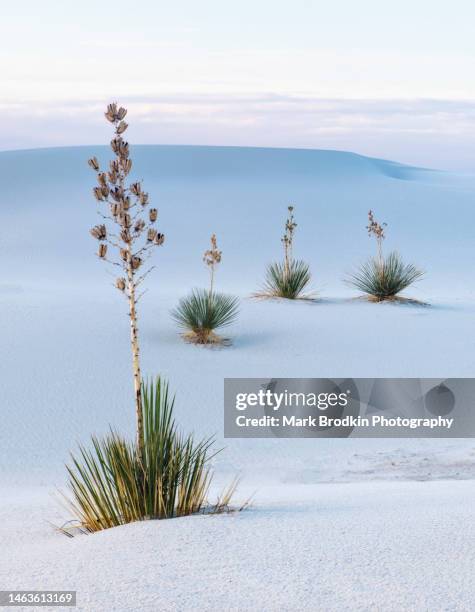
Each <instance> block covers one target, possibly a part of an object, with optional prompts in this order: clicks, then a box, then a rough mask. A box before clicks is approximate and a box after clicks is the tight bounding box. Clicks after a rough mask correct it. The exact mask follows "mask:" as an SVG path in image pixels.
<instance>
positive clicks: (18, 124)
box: [0, 93, 475, 167]
mask: <svg viewBox="0 0 475 612" xmlns="http://www.w3.org/2000/svg"><path fill="white" fill-rule="evenodd" d="M118 99H119V101H120V102H121V103H122V104H124V105H126V106H127V107H128V109H129V117H130V119H131V129H130V132H129V134H130V136H129V137H130V139H131V140H132V141H133V142H140V143H146V144H155V143H170V144H178V143H181V144H208V145H212V144H219V145H233V144H235V145H241V146H244V145H247V146H286V147H312V148H346V149H351V150H357V151H359V152H363V153H369V154H372V155H375V156H379V157H389V156H391V155H393V156H394V155H398V156H399V157H400V156H401V153H402V156H403V159H401V161H411V160H413V158H414V157H417V160H414V161H417V163H422V164H423V165H430V164H431V163H432V164H433V163H437V165H442V166H444V165H448V166H450V167H451V166H453V164H454V163H459V165H460V167H466V166H468V164H469V163H471V162H470V160H469V159H468V157H466V151H465V150H466V148H467V146H468V142H469V140H470V139H473V137H474V136H475V101H474V100H443V99H416V100H408V99H387V100H379V99H378V100H374V99H348V98H319V97H314V96H290V95H282V94H274V93H259V94H255V95H250V94H248V95H243V94H236V95H227V94H221V93H217V94H186V93H176V94H166V95H162V96H143V95H140V96H124V97H120V96H118ZM106 102H107V101H106V100H105V99H102V98H99V97H98V98H95V99H89V100H84V101H81V102H77V101H74V100H65V101H60V102H53V101H41V100H38V101H36V102H35V101H31V102H11V101H10V102H6V103H3V104H2V103H0V111H1V114H0V117H1V124H2V125H1V131H0V149H10V148H32V147H36V146H54V145H75V144H91V143H98V142H106V141H107V138H108V136H109V130H108V126H107V124H106V123H105V122H104V121H103V115H102V113H103V110H104V107H105V105H106ZM457 143H459V145H460V147H461V151H463V152H462V153H461V155H460V159H459V160H458V161H457V160H454V157H453V150H454V149H455V148H456V146H457ZM437 144H440V147H441V151H438V152H435V151H434V150H433V149H434V146H435V145H437ZM444 150H445V152H446V155H447V164H445V163H444V154H443V151H444ZM411 155H412V157H411ZM424 155H426V157H427V159H426V161H424Z"/></svg>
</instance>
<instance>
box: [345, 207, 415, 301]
mask: <svg viewBox="0 0 475 612" xmlns="http://www.w3.org/2000/svg"><path fill="white" fill-rule="evenodd" d="M386 226H387V224H386V223H383V224H380V223H378V222H377V221H376V220H375V218H374V214H373V211H371V210H370V211H369V213H368V225H367V227H366V229H367V230H368V235H369V236H374V237H375V238H376V243H377V257H371V258H370V259H369V260H368V261H367V262H365V263H364V264H362V265H361V266H360V267H359V269H358V270H357V271H356V272H354V273H353V274H351V275H350V276H349V278H348V280H347V282H348V283H349V284H350V285H353V286H354V287H356V288H357V289H359V290H360V291H362V292H363V293H365V294H366V295H368V296H369V298H370V300H372V301H376V302H382V301H384V300H398V299H399V300H401V299H402V298H400V297H399V293H401V291H404V289H406V288H407V287H409V286H410V285H412V284H413V283H414V282H415V281H417V280H419V279H420V278H421V277H422V276H423V275H424V273H423V272H422V270H419V269H418V268H417V267H416V266H414V265H412V264H405V263H404V262H403V261H402V259H401V256H400V255H399V254H398V253H397V252H395V251H393V252H392V253H389V255H388V256H386V257H385V256H384V254H383V240H384V239H385V233H384V228H385V227H386Z"/></svg>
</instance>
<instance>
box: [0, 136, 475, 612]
mask: <svg viewBox="0 0 475 612" xmlns="http://www.w3.org/2000/svg"><path fill="white" fill-rule="evenodd" d="M92 154H96V155H97V156H98V157H99V158H100V159H107V150H106V148H102V147H80V148H71V149H45V150H34V151H16V152H4V153H0V180H1V183H2V185H3V186H4V190H3V194H2V199H1V221H2V227H3V228H4V231H3V232H2V237H1V239H0V253H1V254H2V257H3V261H4V270H3V273H2V280H1V282H0V308H1V312H2V317H1V318H0V337H1V342H2V371H1V374H0V384H1V392H2V406H3V410H2V426H1V428H0V466H1V474H0V492H1V495H2V498H1V499H2V503H1V511H0V512H1V521H0V525H1V527H0V529H1V538H2V543H3V545H4V546H7V547H8V550H9V553H10V554H9V555H8V558H6V557H5V556H3V558H2V561H0V582H1V584H3V585H5V586H4V587H2V588H15V587H16V588H20V587H23V588H53V587H56V588H63V587H64V588H77V589H78V591H79V592H80V596H79V601H80V604H81V609H84V610H89V611H95V610H98V611H99V610H101V611H103V610H132V609H143V610H157V609H166V610H168V609H170V610H175V609H176V610H195V609H200V610H218V609H223V608H226V609H236V610H247V609H256V608H257V609H266V610H301V609H306V610H319V609H324V610H333V609H334V610H343V609H345V610H346V609H348V610H366V609H377V610H425V609H427V610H429V609H430V610H471V609H473V608H474V607H475V595H474V590H473V584H472V582H471V581H470V580H469V577H470V571H471V565H470V563H472V566H473V551H472V548H473V546H472V547H470V545H469V543H470V538H472V541H473V531H471V529H472V527H471V525H472V524H473V509H472V508H473V507H474V504H473V502H474V501H475V499H474V498H475V493H474V487H473V480H472V479H473V478H474V476H475V467H474V463H475V462H474V458H475V442H474V441H473V440H436V439H432V440H429V439H427V440H366V439H365V440H363V439H360V440H355V439H348V440H327V439H326V440H309V439H306V440H295V439H294V440H223V437H222V435H223V434H222V430H223V407H222V395H223V388H222V380H223V378H224V377H225V376H228V377H233V376H240V377H246V376H254V377H267V376H269V377H278V376H284V377H292V376H299V377H307V376H308V377H313V376H316V377H320V376H321V377H327V376H328V377H340V376H352V377H365V376H367V377H376V376H393V377H399V376H401V377H405V376H412V377H413V376H417V377H422V376H425V377H460V376H466V377H471V376H473V375H474V372H475V357H474V355H475V350H474V349H475V333H474V332H475V324H474V321H475V293H474V287H475V282H474V280H475V279H474V275H473V270H474V269H475V249H474V248H473V237H472V234H473V227H475V180H474V179H473V178H472V177H470V176H463V177H462V176H456V175H451V174H448V173H442V172H434V171H429V170H424V169H417V168H410V167H407V166H402V165H399V164H395V163H392V162H387V161H383V160H374V159H369V158H365V157H362V156H359V155H355V154H351V153H343V152H334V151H303V150H283V149H282V150H270V149H268V150H266V149H239V148H232V147H229V148H219V147H178V146H176V147H165V146H157V147H155V146H153V147H135V148H133V151H132V155H133V159H134V161H135V170H136V175H137V177H138V178H143V179H144V182H145V187H146V188H147V189H148V190H149V192H150V195H151V199H152V201H153V203H154V204H155V205H156V206H157V208H158V209H159V220H160V231H163V232H164V233H165V234H166V243H165V245H164V247H163V249H161V250H159V251H158V252H157V253H156V263H157V269H156V271H155V273H154V275H152V276H151V277H150V282H149V287H150V291H149V293H148V294H147V295H146V296H145V297H144V300H143V303H142V306H141V334H142V344H143V349H142V352H143V366H144V367H143V369H144V371H145V372H146V373H148V374H150V375H153V374H159V373H160V374H162V375H164V376H165V377H166V378H168V379H169V381H170V384H171V386H172V388H173V389H174V390H175V391H176V392H177V413H176V416H177V419H178V420H179V421H180V422H181V423H182V424H183V426H184V427H186V428H187V429H191V430H194V431H196V432H198V433H202V434H210V433H215V434H216V437H217V445H218V446H220V445H224V446H226V449H225V450H224V451H223V452H222V453H221V454H220V455H218V457H217V458H216V460H215V466H216V470H217V481H218V482H221V481H223V480H225V479H226V478H228V477H229V476H231V475H234V474H235V473H241V474H242V477H243V493H242V495H243V496H245V494H246V492H247V491H250V490H254V489H257V494H256V497H255V501H254V506H253V509H252V510H250V511H249V512H246V513H242V514H239V515H233V516H220V517H193V518H190V519H180V520H174V521H170V522H162V523H150V524H141V525H134V526H127V527H124V528H122V529H120V530H113V531H110V532H108V533H103V534H98V535H95V536H90V537H82V538H76V539H74V540H72V541H71V540H68V539H66V538H64V537H63V536H60V535H58V534H56V533H54V532H53V531H52V530H51V528H50V526H49V525H48V524H47V523H46V520H52V521H53V522H58V521H61V520H63V518H65V516H64V514H61V515H60V514H58V510H57V506H56V502H54V501H53V500H51V499H49V498H48V497H47V493H48V492H49V491H51V490H54V487H55V486H59V487H61V486H62V485H63V484H64V468H63V465H64V462H65V461H66V460H67V458H68V452H69V451H70V450H71V449H74V448H75V446H76V442H77V441H87V439H88V437H89V435H90V434H91V433H102V432H105V431H106V430H107V428H108V426H109V424H112V425H113V426H114V427H116V428H118V429H120V430H121V431H125V432H129V433H130V434H131V435H132V433H133V410H132V406H131V389H130V363H129V361H130V359H129V346H128V336H127V333H128V330H127V320H126V305H125V303H124V302H123V301H121V296H120V295H119V294H118V293H117V291H115V290H114V289H113V287H112V286H111V283H112V278H111V277H110V276H108V274H107V272H106V267H105V266H104V265H103V264H102V263H101V262H98V261H97V260H96V258H95V257H94V255H93V251H94V248H95V246H96V245H95V244H94V241H93V240H92V239H91V238H90V237H89V235H88V229H89V227H91V226H92V225H93V224H95V223H96V222H97V217H96V215H95V208H96V205H95V203H94V201H93V200H92V198H91V193H90V191H91V186H92V183H93V180H94V177H93V175H92V174H91V172H90V170H89V169H88V168H87V164H86V160H87V158H88V157H90V156H91V155H92ZM289 203H293V204H294V205H295V208H296V210H295V213H296V218H297V223H298V228H297V235H296V246H295V254H296V255H297V256H299V257H302V258H304V259H306V260H307V261H308V262H309V263H310V265H311V267H312V270H313V273H314V286H315V288H316V289H317V290H318V291H319V294H320V296H321V301H320V302H318V303H315V304H306V303H296V304H293V303H283V302H261V301H255V300H251V299H249V298H248V296H249V295H250V294H251V293H252V292H253V291H254V290H256V289H257V288H258V287H259V285H260V283H261V282H262V278H263V273H264V269H265V266H266V264H267V263H268V262H269V261H271V260H272V259H275V258H278V257H279V256H280V248H281V245H280V236H281V232H282V226H283V223H284V220H285V214H286V206H287V205H288V204H289ZM369 208H373V209H374V210H375V211H376V214H377V217H378V218H379V219H380V220H383V221H387V222H388V229H387V236H388V238H387V241H386V244H385V247H386V248H387V249H392V248H397V249H399V250H400V251H401V253H402V254H403V255H404V257H405V258H406V259H408V260H410V261H413V262H414V263H417V264H418V265H420V266H421V267H423V268H424V269H425V270H426V271H427V275H426V278H425V280H424V281H422V282H421V283H420V284H419V285H417V286H415V287H414V288H413V289H412V290H411V292H410V295H412V296H414V297H418V298H421V299H423V300H426V301H429V302H430V303H431V304H432V306H431V308H417V307H409V306H396V305H375V304H367V303H359V302H354V301H350V300H349V298H351V297H352V296H354V292H353V291H352V290H351V289H350V288H348V287H347V286H345V285H344V283H343V282H342V278H343V277H344V274H345V272H347V271H349V270H351V268H352V267H354V266H355V265H356V264H357V263H358V262H359V261H361V260H362V259H364V258H366V257H367V256H368V255H369V254H371V253H372V251H373V249H374V245H373V244H372V242H371V241H370V240H369V239H368V237H367V236H366V232H365V224H366V214H367V211H368V209H369ZM212 232H216V233H217V235H218V240H219V243H220V246H221V248H222V249H223V263H222V265H221V267H220V269H219V270H218V275H217V282H218V286H219V287H220V288H222V289H223V290H226V291H230V292H233V293H235V294H237V295H239V296H241V297H242V305H241V314H240V318H239V321H238V322H237V323H236V324H235V325H234V326H233V327H232V328H230V330H229V335H230V336H231V337H232V338H233V345H232V346H231V347H229V348H225V349H217V350H208V349H205V348H202V347H195V346H190V345H185V344H184V343H182V341H181V340H180V338H179V337H178V334H177V330H176V329H175V327H174V324H173V322H172V321H171V319H170V317H169V311H170V309H171V308H172V307H173V306H174V305H175V304H176V301H177V299H178V298H179V297H180V296H181V295H183V294H184V293H186V292H187V291H188V290H189V288H191V287H192V286H196V285H205V284H206V282H207V280H208V278H207V271H206V269H205V267H204V265H203V264H202V261H201V256H202V252H203V251H204V250H205V248H207V244H208V239H209V236H210V234H211V233H212ZM388 481H391V482H388ZM420 481H431V482H420ZM462 481H463V482H462ZM322 483H326V484H322ZM94 560H95V561H94ZM469 561H470V563H469ZM99 568H100V569H99ZM292 578H294V582H292ZM289 581H290V582H289ZM112 587H114V588H116V589H117V593H116V594H115V595H114V596H112V599H108V597H109V596H110V593H111V591H112ZM134 598H136V599H134ZM134 602H137V604H135V603H134ZM233 606H234V607H233Z"/></svg>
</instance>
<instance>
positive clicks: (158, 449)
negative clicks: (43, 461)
mask: <svg viewBox="0 0 475 612" xmlns="http://www.w3.org/2000/svg"><path fill="white" fill-rule="evenodd" d="M142 400H143V411H144V449H143V451H144V452H143V459H142V458H141V453H140V452H139V449H138V447H137V443H136V442H129V441H127V440H125V439H123V438H122V437H120V436H119V435H118V434H116V433H115V432H111V433H110V434H109V435H108V436H106V437H105V438H103V439H98V438H96V437H93V438H92V449H87V448H85V447H83V446H81V447H80V449H79V456H78V457H76V456H72V465H71V466H68V468H67V469H68V472H69V477H70V483H69V484H70V489H71V492H72V499H69V498H68V502H69V504H70V507H71V508H72V510H73V512H74V514H75V515H76V517H77V519H78V527H79V529H80V530H82V531H86V532H94V531H100V530H101V529H108V528H109V527H116V526H118V525H123V524H125V523H130V522H133V521H141V520H145V519H165V518H172V517H177V516H185V515H188V514H193V513H196V512H200V511H205V510H206V509H208V510H209V511H210V512H221V511H223V509H224V507H225V506H227V505H228V503H229V501H230V499H231V497H232V495H233V493H234V490H235V488H236V482H233V483H232V484H231V486H230V487H229V489H228V490H227V491H226V492H225V493H224V495H223V496H222V497H221V498H220V499H218V502H217V503H215V504H213V505H209V504H208V502H207V494H208V489H209V485H210V481H211V471H210V466H209V461H210V459H211V458H212V457H213V456H214V455H213V454H211V445H212V442H213V440H212V439H205V440H199V441H196V440H195V439H194V438H193V436H191V435H184V434H181V433H180V432H179V431H178V430H177V427H176V424H175V421H174V418H173V405H174V398H171V397H170V394H169V391H168V385H167V384H166V383H163V382H162V381H161V380H160V379H159V378H158V379H157V380H156V381H155V382H149V383H147V384H144V383H143V384H142Z"/></svg>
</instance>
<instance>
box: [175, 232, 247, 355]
mask: <svg viewBox="0 0 475 612" xmlns="http://www.w3.org/2000/svg"><path fill="white" fill-rule="evenodd" d="M221 259H222V251H220V250H219V249H218V245H217V240H216V235H215V234H213V235H212V236H211V248H210V249H208V250H207V251H205V252H204V255H203V261H204V263H205V264H206V266H207V267H208V269H209V272H210V284H209V289H194V290H193V291H192V292H191V294H190V295H189V296H187V297H184V298H182V299H181V300H180V301H179V303H178V306H177V307H176V308H175V309H174V310H172V312H171V315H172V318H173V319H174V320H175V321H176V322H177V323H178V326H179V327H181V328H182V329H183V330H185V333H184V334H183V337H184V338H185V340H188V341H189V342H193V343H195V344H223V343H224V342H225V340H224V339H223V338H221V337H220V336H219V335H218V334H216V333H215V332H216V330H217V329H219V328H221V327H226V326H227V325H230V324H231V323H233V322H234V321H235V320H236V317H237V314H238V306H239V300H238V298H237V297H234V296H232V295H224V294H223V293H216V292H215V291H214V276H215V269H216V266H217V265H218V264H220V263H221Z"/></svg>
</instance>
